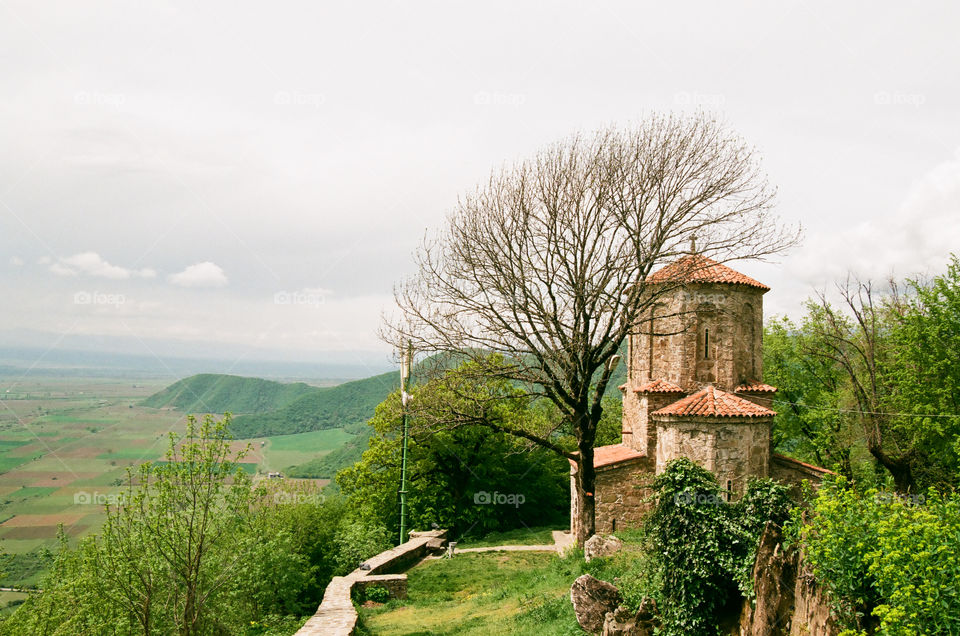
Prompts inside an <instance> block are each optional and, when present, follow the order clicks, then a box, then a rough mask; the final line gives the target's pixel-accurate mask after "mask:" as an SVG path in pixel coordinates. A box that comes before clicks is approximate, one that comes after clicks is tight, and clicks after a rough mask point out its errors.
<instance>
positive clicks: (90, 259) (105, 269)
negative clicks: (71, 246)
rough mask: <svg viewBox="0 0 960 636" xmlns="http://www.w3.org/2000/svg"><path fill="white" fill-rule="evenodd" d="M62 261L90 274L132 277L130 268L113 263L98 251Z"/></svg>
mask: <svg viewBox="0 0 960 636" xmlns="http://www.w3.org/2000/svg"><path fill="white" fill-rule="evenodd" d="M60 263H61V264H63V265H66V266H67V267H71V268H73V269H76V270H78V271H80V272H82V273H84V274H89V275H90V276H97V277H100V278H111V279H113V280H123V279H126V278H130V275H131V272H130V270H129V269H126V268H123V267H119V266H117V265H111V264H110V263H108V262H107V261H105V260H104V259H103V258H101V257H100V255H99V254H97V253H96V252H81V253H79V254H74V255H73V256H71V257H69V258H61V259H60Z"/></svg>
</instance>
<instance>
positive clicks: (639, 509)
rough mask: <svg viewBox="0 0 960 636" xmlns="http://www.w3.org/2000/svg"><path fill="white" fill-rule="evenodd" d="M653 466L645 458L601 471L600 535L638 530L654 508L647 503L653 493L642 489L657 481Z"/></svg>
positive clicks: (598, 497)
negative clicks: (624, 530)
mask: <svg viewBox="0 0 960 636" xmlns="http://www.w3.org/2000/svg"><path fill="white" fill-rule="evenodd" d="M652 468H653V466H652V462H649V461H647V460H646V459H645V458H644V459H641V460H635V461H632V462H624V463H622V464H616V465H613V466H609V467H601V468H599V469H597V482H596V493H595V495H596V496H595V497H594V500H595V503H596V531H597V534H613V533H615V532H617V531H618V530H623V529H624V528H635V527H637V526H639V525H640V523H641V522H642V521H643V518H644V517H645V516H646V514H647V513H648V512H649V511H650V510H651V508H652V507H653V504H652V502H645V501H644V499H645V498H648V497H650V495H651V493H652V491H651V490H650V489H649V488H643V487H642V486H643V485H644V484H646V483H649V482H650V480H651V479H652V478H653V470H652Z"/></svg>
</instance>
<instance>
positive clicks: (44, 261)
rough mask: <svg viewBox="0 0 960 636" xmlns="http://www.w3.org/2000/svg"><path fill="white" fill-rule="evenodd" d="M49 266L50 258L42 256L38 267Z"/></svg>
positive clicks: (38, 260) (38, 261)
mask: <svg viewBox="0 0 960 636" xmlns="http://www.w3.org/2000/svg"><path fill="white" fill-rule="evenodd" d="M49 264H50V257H49V256H41V257H40V258H38V259H37V265H49Z"/></svg>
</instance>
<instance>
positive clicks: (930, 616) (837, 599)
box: [793, 478, 960, 636]
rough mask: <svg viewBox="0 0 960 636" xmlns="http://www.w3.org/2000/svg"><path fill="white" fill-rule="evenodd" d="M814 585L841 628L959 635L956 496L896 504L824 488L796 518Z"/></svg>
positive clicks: (872, 493) (875, 495) (879, 495)
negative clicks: (820, 589)
mask: <svg viewBox="0 0 960 636" xmlns="http://www.w3.org/2000/svg"><path fill="white" fill-rule="evenodd" d="M793 526H794V527H793V533H794V535H795V536H797V537H799V540H800V541H801V543H802V546H803V549H804V553H805V555H806V558H807V560H808V562H809V563H810V564H811V566H812V568H813V572H814V576H815V577H816V578H817V581H818V582H819V583H820V584H821V585H823V586H825V587H826V588H827V589H828V590H829V591H830V595H831V598H832V600H833V603H834V609H835V612H836V614H837V615H838V617H839V618H840V619H841V621H842V623H843V625H844V626H845V627H848V628H851V629H857V630H860V629H864V628H867V627H871V628H872V627H875V628H876V631H877V633H880V634H890V635H897V636H899V635H906V634H957V633H960V561H958V557H957V554H958V553H960V496H958V495H957V494H956V493H953V494H951V495H949V496H945V495H940V494H938V493H937V492H935V491H933V490H931V491H929V492H928V494H926V495H913V496H908V497H900V496H897V495H896V494H893V493H888V492H882V491H880V492H878V491H876V490H872V489H871V490H866V491H858V490H856V489H854V488H852V487H850V486H849V484H848V483H847V482H846V481H845V480H843V479H842V478H838V479H836V480H831V481H829V482H826V483H824V485H823V487H821V489H820V491H819V492H818V493H817V496H816V498H815V499H813V502H812V506H811V510H810V513H809V515H808V518H807V519H806V520H804V519H802V518H801V517H800V515H799V514H798V515H796V516H795V520H794V522H793Z"/></svg>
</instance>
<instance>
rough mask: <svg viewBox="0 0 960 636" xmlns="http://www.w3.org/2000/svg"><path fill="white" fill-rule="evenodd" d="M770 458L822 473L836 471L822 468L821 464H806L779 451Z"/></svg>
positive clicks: (833, 473) (832, 473)
mask: <svg viewBox="0 0 960 636" xmlns="http://www.w3.org/2000/svg"><path fill="white" fill-rule="evenodd" d="M772 459H773V460H774V461H777V462H781V463H784V464H794V465H797V466H802V467H803V468H806V469H808V470H812V471H814V472H818V473H823V474H825V475H836V474H837V473H835V472H833V471H832V470H830V469H827V468H823V467H822V466H816V465H814V464H808V463H807V462H802V461H800V460H799V459H794V458H793V457H787V456H786V455H781V454H780V453H774V454H773V457H772Z"/></svg>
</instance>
